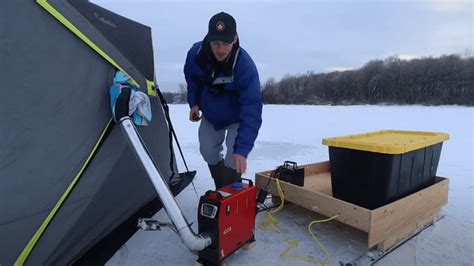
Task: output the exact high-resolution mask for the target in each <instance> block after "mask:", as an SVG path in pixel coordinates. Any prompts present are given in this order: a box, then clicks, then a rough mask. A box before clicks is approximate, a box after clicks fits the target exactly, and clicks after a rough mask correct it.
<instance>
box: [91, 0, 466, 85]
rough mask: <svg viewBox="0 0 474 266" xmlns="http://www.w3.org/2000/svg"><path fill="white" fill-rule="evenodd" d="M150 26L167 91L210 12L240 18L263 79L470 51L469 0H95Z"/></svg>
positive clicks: (179, 80)
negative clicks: (228, 14) (375, 62)
mask: <svg viewBox="0 0 474 266" xmlns="http://www.w3.org/2000/svg"><path fill="white" fill-rule="evenodd" d="M92 2H94V3H96V4H98V5H100V6H102V7H105V8H107V9H109V10H111V11H113V12H115V13H118V14H120V15H123V16H126V17H128V18H131V19H133V20H136V21H138V22H140V23H142V24H145V25H148V26H150V27H151V28H152V32H153V39H154V43H153V46H154V56H155V67H156V68H155V69H156V76H157V81H158V84H159V85H160V88H161V89H162V90H163V91H177V90H178V88H179V84H180V83H183V84H184V83H185V81H184V75H183V71H182V69H183V64H184V61H185V58H186V53H187V51H188V49H189V48H190V47H191V45H192V44H193V43H194V42H197V41H200V40H202V39H203V37H204V36H205V35H206V32H207V25H208V22H209V19H210V17H211V16H212V15H214V14H216V13H218V12H220V11H225V12H228V13H230V14H232V15H233V16H234V18H235V19H236V21H237V32H238V33H239V37H240V45H241V46H242V47H243V48H244V49H245V50H247V52H249V54H250V55H251V56H252V58H253V60H254V61H255V63H256V65H257V68H258V70H259V74H260V81H261V82H262V83H264V82H265V81H266V80H268V78H270V77H274V78H275V79H276V80H279V79H281V78H282V77H283V76H284V75H285V74H304V73H306V72H308V71H313V72H315V73H319V72H330V71H333V70H344V69H353V68H359V67H361V66H363V65H364V64H365V63H366V62H368V61H370V60H372V59H385V58H387V57H388V56H391V55H398V56H400V57H401V58H406V59H409V58H413V57H426V56H440V55H442V54H452V53H456V54H463V53H465V52H466V51H467V50H469V49H470V50H471V51H472V50H473V43H474V36H473V27H474V21H473V13H474V5H473V2H472V1H457V0H443V1H431V0H413V1H408V0H405V1H402V0H391V1H386V0H378V1H369V0H351V1H349V0H347V1H338V0H332V1H329V0H328V1H317V0H315V1H288V0H287V1H268V0H267V1H242V0H240V1H229V0H228V1H224V0H220V1H160V0H92Z"/></svg>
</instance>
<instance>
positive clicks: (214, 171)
mask: <svg viewBox="0 0 474 266" xmlns="http://www.w3.org/2000/svg"><path fill="white" fill-rule="evenodd" d="M208 166H209V171H210V172H211V176H212V179H214V185H215V186H216V190H217V189H219V188H221V187H223V186H224V168H225V165H224V160H220V161H219V162H218V163H217V164H215V165H210V164H208Z"/></svg>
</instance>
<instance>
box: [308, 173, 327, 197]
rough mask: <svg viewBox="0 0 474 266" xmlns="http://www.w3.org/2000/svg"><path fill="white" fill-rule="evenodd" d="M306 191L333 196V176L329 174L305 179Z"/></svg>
mask: <svg viewBox="0 0 474 266" xmlns="http://www.w3.org/2000/svg"><path fill="white" fill-rule="evenodd" d="M304 187H305V189H308V190H311V191H314V192H321V193H323V194H326V195H328V196H332V186H331V174H330V173H329V172H325V173H320V174H316V175H311V176H305V178H304Z"/></svg>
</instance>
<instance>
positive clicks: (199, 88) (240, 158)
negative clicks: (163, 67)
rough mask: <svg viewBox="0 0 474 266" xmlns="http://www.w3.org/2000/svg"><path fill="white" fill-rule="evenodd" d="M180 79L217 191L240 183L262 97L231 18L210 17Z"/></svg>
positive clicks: (258, 122)
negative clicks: (204, 32)
mask: <svg viewBox="0 0 474 266" xmlns="http://www.w3.org/2000/svg"><path fill="white" fill-rule="evenodd" d="M184 75H185V78H186V82H187V85H188V86H187V88H188V103H189V107H190V108H191V111H190V112H189V120H191V121H192V122H197V121H201V124H200V126H199V144H200V152H201V155H202V156H203V158H204V160H205V161H206V162H207V163H208V165H209V170H210V172H211V175H212V178H213V179H214V184H215V185H216V189H217V188H220V187H223V186H226V185H228V184H230V183H233V182H234V181H238V180H239V179H240V176H241V174H242V173H244V172H245V171H246V169H247V156H248V154H249V153H250V151H251V150H252V148H253V145H254V142H255V139H256V138H257V135H258V130H259V129H260V126H261V124H262V98H261V95H260V81H259V78H258V72H257V68H256V66H255V63H254V62H253V61H252V59H251V58H250V56H249V55H248V54H247V52H246V51H245V50H244V49H242V48H241V47H240V46H239V38H238V35H237V26H236V23H235V20H234V18H233V17H232V16H231V15H229V14H227V13H224V12H221V13H218V14H216V15H214V16H213V17H212V18H211V19H210V21H209V31H208V33H207V35H206V36H205V38H204V40H203V41H201V42H197V43H195V44H194V45H193V46H192V47H191V49H190V50H189V52H188V55H187V58H186V63H185V65H184ZM201 112H202V115H200V113H201ZM224 140H225V143H226V148H227V153H226V155H225V157H224V156H223V154H222V151H223V145H222V144H223V142H224Z"/></svg>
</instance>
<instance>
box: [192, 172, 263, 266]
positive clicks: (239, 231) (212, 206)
mask: <svg viewBox="0 0 474 266" xmlns="http://www.w3.org/2000/svg"><path fill="white" fill-rule="evenodd" d="M242 180H246V181H248V184H246V183H241V182H235V183H233V184H231V185H228V186H225V187H223V188H220V189H218V190H217V191H212V190H209V191H207V192H206V194H205V195H203V196H201V199H200V200H199V208H198V222H199V233H201V232H207V233H208V234H209V235H210V236H211V239H212V244H211V245H210V246H208V247H207V248H205V249H203V250H201V251H199V259H198V262H200V263H201V264H204V265H207V264H213V265H220V264H221V262H222V260H223V259H224V258H226V257H228V256H229V255H230V254H232V253H233V252H234V251H236V250H237V249H239V248H240V247H241V246H242V245H244V244H246V243H249V242H252V241H254V240H255V238H254V236H255V214H256V191H257V190H256V187H255V186H254V185H253V182H252V180H250V179H244V178H242Z"/></svg>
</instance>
